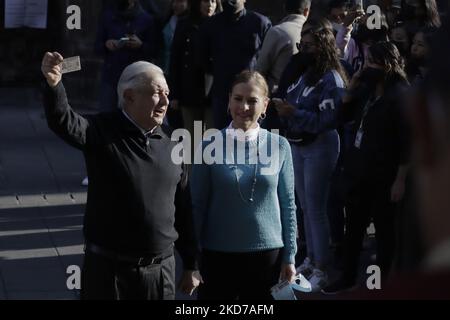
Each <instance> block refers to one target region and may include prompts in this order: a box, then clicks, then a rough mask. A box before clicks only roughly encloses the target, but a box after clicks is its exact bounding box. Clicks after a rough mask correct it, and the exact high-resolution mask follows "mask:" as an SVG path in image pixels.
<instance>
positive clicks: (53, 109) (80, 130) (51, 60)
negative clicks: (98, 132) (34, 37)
mask: <svg viewBox="0 0 450 320" xmlns="http://www.w3.org/2000/svg"><path fill="white" fill-rule="evenodd" d="M62 62H63V57H62V56H61V55H60V54H59V53H58V52H53V53H50V52H47V53H46V54H45V56H44V59H43V60H42V66H41V71H42V74H43V75H44V77H45V79H46V80H47V84H48V85H46V88H45V90H44V106H45V115H46V117H47V123H48V126H49V128H50V129H51V130H52V131H53V132H55V133H56V134H57V135H58V136H59V137H61V138H62V139H63V140H64V141H66V142H67V143H68V144H70V145H72V146H74V147H75V148H78V149H83V148H84V147H85V145H86V141H87V139H86V133H87V130H88V127H89V122H88V120H87V119H85V118H83V117H82V116H81V115H79V114H78V113H76V112H75V111H73V110H72V108H71V107H70V105H69V103H68V101H67V95H66V90H65V88H64V86H63V84H62V81H61V79H62V72H61V66H62Z"/></svg>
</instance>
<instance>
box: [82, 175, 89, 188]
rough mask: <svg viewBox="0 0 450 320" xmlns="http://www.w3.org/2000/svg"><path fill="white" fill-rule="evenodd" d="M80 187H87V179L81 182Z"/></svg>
mask: <svg viewBox="0 0 450 320" xmlns="http://www.w3.org/2000/svg"><path fill="white" fill-rule="evenodd" d="M81 185H82V186H83V187H87V186H88V185H89V178H88V177H86V178H84V180H83V182H81Z"/></svg>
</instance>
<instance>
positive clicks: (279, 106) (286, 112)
mask: <svg viewBox="0 0 450 320" xmlns="http://www.w3.org/2000/svg"><path fill="white" fill-rule="evenodd" d="M272 102H273V103H274V105H275V109H276V110H277V112H278V115H279V116H280V117H290V116H292V115H293V114H294V112H295V107H294V106H292V105H290V104H289V103H287V102H286V101H283V100H281V99H272Z"/></svg>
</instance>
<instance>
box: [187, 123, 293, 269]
mask: <svg viewBox="0 0 450 320" xmlns="http://www.w3.org/2000/svg"><path fill="white" fill-rule="evenodd" d="M219 140H221V141H223V143H217V141H219ZM225 141H227V142H225ZM230 142H232V143H233V144H234V147H233V145H232V144H231V143H230ZM213 145H217V146H220V148H219V147H217V148H214V147H213ZM258 146H259V147H258ZM257 149H258V150H260V152H259V156H257V154H258V153H257V152H256V150H257ZM211 150H213V151H211ZM242 150H245V152H242ZM200 151H202V154H203V155H204V157H203V159H204V161H203V162H202V164H194V165H193V168H192V175H191V192H192V203H193V214H194V222H195V227H196V231H197V236H198V239H199V242H200V245H201V247H202V248H203V249H208V250H213V251H220V252H257V251H264V250H271V249H279V248H283V250H282V252H283V254H282V256H283V262H284V263H295V254H296V251H297V245H296V235H297V221H296V206H295V196H294V169H293V164H292V154H291V148H290V145H289V143H288V142H287V140H286V139H285V138H283V137H280V136H278V135H274V134H272V133H270V132H268V131H267V130H263V129H261V130H260V132H259V134H258V139H257V140H255V141H250V142H249V141H246V142H237V140H236V139H234V138H231V137H230V136H227V135H226V131H225V130H222V131H221V132H220V133H218V134H216V135H215V136H214V138H212V139H211V141H204V142H203V143H202V147H201V149H199V150H197V152H200ZM205 155H206V156H205ZM207 155H211V156H213V157H215V156H216V157H217V158H216V161H215V162H214V163H212V164H211V162H212V161H211V160H212V159H209V160H205V159H208V156H207ZM221 155H223V158H224V159H221ZM243 155H244V156H245V162H244V163H243V162H242V159H243V157H242V156H243ZM209 158H211V157H209ZM217 159H218V160H217ZM256 159H259V160H258V161H256ZM239 160H241V161H239ZM256 162H258V168H257V169H258V170H257V173H256V180H257V181H256V184H255V186H254V194H253V199H254V201H253V202H251V201H249V199H250V198H251V194H252V185H253V184H254V183H253V180H254V176H255V167H256ZM207 163H209V164H207Z"/></svg>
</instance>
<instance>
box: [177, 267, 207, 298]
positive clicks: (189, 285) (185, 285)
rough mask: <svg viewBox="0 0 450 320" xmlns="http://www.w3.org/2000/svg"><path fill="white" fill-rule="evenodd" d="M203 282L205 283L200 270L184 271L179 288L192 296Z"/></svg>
mask: <svg viewBox="0 0 450 320" xmlns="http://www.w3.org/2000/svg"><path fill="white" fill-rule="evenodd" d="M201 283H203V279H202V276H201V274H200V272H198V271H192V270H188V271H185V272H184V273H183V277H182V278H181V281H180V283H179V285H178V288H179V289H180V290H181V292H183V293H185V294H188V295H190V296H192V294H193V293H194V291H195V289H197V288H198V287H199V286H200V284H201Z"/></svg>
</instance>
